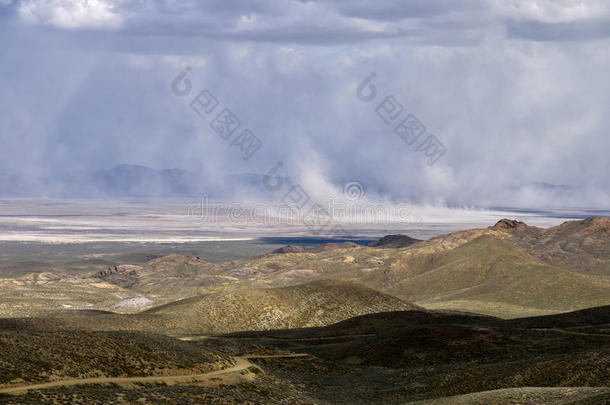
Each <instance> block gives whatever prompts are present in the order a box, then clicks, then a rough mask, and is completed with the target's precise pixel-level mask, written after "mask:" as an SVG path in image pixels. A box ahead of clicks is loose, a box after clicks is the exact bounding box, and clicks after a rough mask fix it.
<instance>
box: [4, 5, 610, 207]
mask: <svg viewBox="0 0 610 405" xmlns="http://www.w3.org/2000/svg"><path fill="white" fill-rule="evenodd" d="M608 27H610V4H608V3H607V2H605V1H588V2H581V1H571V0H561V1H551V0H548V1H543V0H539V1H531V0H530V1H516V0H515V1H501V0H489V1H483V0H454V1H449V0H421V1H404V0H387V1H384V2H378V1H372V0H336V1H330V0H320V1H287V0H281V1H280V0H272V1H258V0H230V1H229V0H212V1H205V2H199V1H194V0H193V1H188V0H187V1H171V0H165V1H163V0H157V1H139V2H132V1H124V0H88V1H85V0H66V1H61V2H58V1H49V0H20V1H19V0H12V1H10V0H2V1H0V74H1V77H2V79H0V80H2V87H3V91H2V92H0V108H1V109H2V111H3V119H2V120H0V143H1V145H2V149H0V158H1V159H0V191H1V193H0V194H2V195H16V194H18V193H19V194H28V195H53V194H56V193H61V191H62V187H63V186H62V182H63V180H64V179H65V178H66V176H67V174H66V173H68V174H70V173H82V172H86V171H96V170H103V169H108V168H111V167H113V166H116V165H118V164H122V163H129V164H139V165H143V166H148V167H152V168H154V169H158V170H161V169H166V168H181V169H184V170H187V171H189V172H193V173H199V176H198V177H197V178H198V179H199V181H200V183H201V184H200V187H199V188H201V189H206V187H209V188H210V189H212V188H213V189H214V190H218V189H224V190H226V192H227V193H229V192H231V191H232V190H235V187H236V186H237V184H239V182H237V180H235V179H236V178H238V177H235V176H234V175H235V174H240V173H257V174H264V173H266V172H268V171H269V170H270V169H271V168H272V167H274V166H275V165H276V164H277V163H278V162H282V163H283V165H282V170H283V171H284V173H283V175H285V176H287V177H290V178H291V179H293V181H294V182H298V183H299V184H302V185H303V186H304V187H306V188H307V190H308V191H310V193H311V194H312V195H316V196H317V197H323V196H324V195H326V194H328V193H330V192H331V191H332V190H334V191H335V192H336V191H337V190H341V188H342V186H343V185H344V184H346V183H348V182H350V181H358V182H360V183H362V184H364V185H365V187H366V189H367V193H369V195H374V194H377V195H379V196H384V197H387V198H389V199H392V200H394V201H413V202H425V203H436V204H450V205H463V206H469V205H476V206H521V207H531V208H546V207H551V206H554V207H558V206H562V207H566V206H570V207H590V208H591V207H596V208H607V207H608V205H609V203H610V196H609V195H610V180H609V179H610V176H608V174H609V173H610V167H609V163H608V159H607V154H608V150H609V149H610V148H609V147H610V140H609V139H610V138H609V137H608V129H609V128H610V118H609V117H608V114H607V111H608V106H609V104H610V100H609V97H610V96H609V94H610V92H608V86H609V85H608V84H607V79H606V77H607V71H608V67H609V66H610V51H609V50H610V47H609V46H608V45H609V39H608V37H609V36H610V30H609V29H608ZM187 66H190V67H191V71H190V73H189V76H188V78H189V80H190V81H191V83H192V87H193V89H192V92H191V93H190V94H189V95H188V96H185V97H178V96H176V95H175V94H174V93H173V92H172V91H171V86H170V85H171V82H172V81H173V80H174V78H175V77H176V76H177V75H178V74H180V73H181V72H182V71H183V70H184V69H185V68H186V67H187ZM371 72H375V78H374V80H373V82H372V84H373V85H374V86H375V88H376V90H377V92H378V95H377V98H376V99H375V100H374V101H372V102H370V103H366V102H363V101H362V100H361V99H359V98H358V97H357V95H356V91H357V88H358V86H359V85H360V84H361V82H362V81H363V80H364V79H365V78H366V77H367V76H369V75H370V74H371ZM204 89H208V90H209V91H210V92H211V94H213V95H214V96H215V97H216V98H217V100H218V101H219V105H220V106H221V107H219V108H229V109H230V110H231V111H232V112H233V113H234V114H235V115H236V116H237V117H238V118H239V120H240V121H241V123H242V126H241V127H240V130H241V129H245V128H248V129H249V130H251V131H252V133H254V134H255V135H256V136H257V137H258V138H259V139H260V140H261V142H262V144H263V146H262V147H261V148H260V150H259V151H257V153H256V154H254V155H253V156H252V157H251V158H250V159H249V160H247V161H245V160H243V159H242V155H241V154H240V151H239V149H238V148H236V147H235V145H233V146H232V145H231V140H229V141H225V140H223V139H222V138H221V137H219V136H218V135H217V134H216V133H215V132H214V131H213V129H211V128H210V121H211V120H212V119H213V118H214V117H210V118H209V119H208V120H207V121H205V120H203V119H201V118H200V117H199V116H198V115H197V114H196V113H195V112H194V111H193V110H192V108H191V107H190V105H189V103H190V102H191V101H192V99H193V98H194V97H195V96H197V94H198V92H199V91H201V90H204ZM387 96H393V97H394V100H396V101H398V102H399V103H400V104H401V105H402V107H403V109H404V112H403V115H401V117H403V116H406V115H408V114H413V115H414V116H416V117H417V119H418V120H419V121H420V122H421V123H422V124H423V125H424V126H425V127H426V134H433V135H434V136H435V137H436V138H437V139H438V140H440V141H441V142H442V144H443V145H444V147H445V148H446V153H445V154H444V155H443V156H442V157H441V158H440V159H439V160H438V162H436V163H435V164H434V165H429V164H428V163H429V159H428V157H426V156H425V154H424V153H422V151H417V150H416V149H417V148H416V145H415V146H412V145H408V144H407V143H406V142H405V141H404V140H403V139H401V138H400V137H399V136H398V135H397V134H396V133H395V132H394V129H395V127H396V124H397V122H398V121H397V122H392V124H388V123H386V122H384V120H383V119H382V118H380V116H379V115H378V111H377V107H378V105H379V104H380V103H381V102H382V101H383V100H384V99H385V98H386V97H387ZM379 111H381V110H379ZM216 112H217V111H215V113H216ZM401 119H402V118H401ZM68 177H69V176H68ZM71 190H72V189H71ZM240 197H243V198H245V196H243V195H241V196H240ZM269 198H277V196H275V195H270V196H269Z"/></svg>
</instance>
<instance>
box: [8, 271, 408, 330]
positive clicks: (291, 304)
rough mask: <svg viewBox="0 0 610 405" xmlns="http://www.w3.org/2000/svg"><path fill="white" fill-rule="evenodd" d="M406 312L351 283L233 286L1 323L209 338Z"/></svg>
mask: <svg viewBox="0 0 610 405" xmlns="http://www.w3.org/2000/svg"><path fill="white" fill-rule="evenodd" d="M409 309H419V307H417V306H415V305H412V304H408V303H406V302H404V301H401V300H400V299H398V298H395V297H392V296H390V295H387V294H383V293H380V292H378V291H375V290H373V289H370V288H368V287H365V286H363V285H359V284H356V283H352V282H346V281H333V280H324V281H315V282H311V283H307V284H303V285H298V286H291V287H279V288H259V289H253V288H245V287H235V288H231V289H227V290H226V291H222V292H215V293H210V294H204V295H200V296H196V297H191V298H187V299H183V300H179V301H176V302H172V303H169V304H165V305H162V306H159V307H155V308H151V309H149V310H146V311H143V312H139V313H136V314H132V315H127V314H116V313H112V312H103V311H99V312H77V311H76V312H75V311H73V312H56V313H55V314H54V315H53V316H51V317H48V318H45V319H30V320H27V319H21V320H19V319H17V320H14V321H13V322H12V323H10V322H8V321H4V324H5V325H14V327H16V325H20V326H19V327H22V328H28V329H32V328H33V329H36V328H39V327H43V328H45V329H53V330H57V329H76V330H79V329H82V330H141V331H151V332H158V333H164V334H211V333H226V332H233V331H238V330H265V329H279V328H302V327H308V326H322V325H329V324H332V323H335V322H339V321H341V320H344V319H347V318H351V317H353V316H357V315H363V314H370V313H376V312H384V311H397V310H409Z"/></svg>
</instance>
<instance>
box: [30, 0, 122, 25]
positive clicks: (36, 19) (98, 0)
mask: <svg viewBox="0 0 610 405" xmlns="http://www.w3.org/2000/svg"><path fill="white" fill-rule="evenodd" d="M118 3H119V2H118V0H61V1H57V0H22V1H21V3H20V5H19V15H20V16H21V18H22V19H23V20H25V21H27V22H29V23H33V24H41V25H48V26H53V27H56V28H65V29H76V28H111V29H115V28H119V27H121V26H122V24H123V20H124V17H123V16H122V15H120V14H119V13H118V12H117V10H116V6H117V5H118Z"/></svg>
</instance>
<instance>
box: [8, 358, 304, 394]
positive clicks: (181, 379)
mask: <svg viewBox="0 0 610 405" xmlns="http://www.w3.org/2000/svg"><path fill="white" fill-rule="evenodd" d="M305 356H308V354H306V353H294V354H276V355H257V354H247V355H243V356H236V357H234V359H235V365H234V366H233V367H229V368H224V369H222V370H216V371H210V372H208V373H203V374H186V375H169V376H163V375H161V376H146V377H95V378H80V379H79V378H76V379H72V380H58V381H52V382H48V383H42V384H30V385H21V386H15V387H7V388H0V394H12V395H18V394H24V393H26V392H27V391H29V390H41V389H46V388H54V387H70V386H74V385H84V384H113V383H114V384H117V385H125V384H134V383H154V382H163V383H165V384H167V385H172V384H179V383H201V382H206V381H209V380H210V379H212V378H214V377H218V376H221V375H227V374H232V373H240V372H242V371H244V370H246V369H248V368H250V367H255V368H257V369H259V367H258V366H256V365H255V364H254V363H252V362H251V361H250V359H273V358H293V357H305ZM259 370H260V369H259ZM261 371H262V370H261Z"/></svg>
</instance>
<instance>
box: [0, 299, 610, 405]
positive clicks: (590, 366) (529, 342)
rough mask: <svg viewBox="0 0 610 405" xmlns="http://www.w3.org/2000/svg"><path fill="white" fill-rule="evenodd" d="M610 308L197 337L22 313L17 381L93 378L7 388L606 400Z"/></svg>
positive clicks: (412, 314) (342, 400) (0, 332)
mask: <svg viewBox="0 0 610 405" xmlns="http://www.w3.org/2000/svg"><path fill="white" fill-rule="evenodd" d="M288 291H290V290H288ZM183 304H185V303H182V304H179V305H183ZM162 308H163V307H162ZM162 308H160V309H159V311H161V312H162V311H164V309H162ZM184 309H186V308H184ZM186 310H187V309H186ZM159 311H149V312H159ZM609 311H610V307H602V308H591V309H588V310H583V311H578V312H574V313H567V314H561V315H554V316H544V317H536V318H526V319H516V320H502V319H498V318H493V317H487V316H478V315H468V314H460V313H441V312H422V311H394V312H385V313H376V314H367V315H362V316H358V317H355V318H350V319H346V320H344V321H341V322H339V323H336V324H332V325H327V326H324V327H312V328H301V329H284V330H267V331H246V332H238V333H232V334H227V335H220V336H206V337H197V336H191V337H189V341H179V340H177V339H174V338H171V337H160V336H156V335H146V334H141V333H126V332H104V333H101V332H79V331H59V332H53V331H48V330H46V331H45V330H44V328H42V329H41V328H40V326H41V325H40V324H38V325H35V322H33V321H34V320H32V319H30V320H29V321H30V329H29V330H23V327H22V325H20V322H22V321H23V320H16V319H12V320H0V346H1V347H0V348H1V349H2V353H6V355H7V357H6V359H5V360H4V361H5V363H6V364H4V365H3V364H2V361H3V360H0V366H1V367H2V369H3V370H8V371H9V372H7V373H5V376H4V377H3V378H4V381H11V385H18V386H23V385H27V383H29V382H38V381H49V380H53V379H59V380H65V379H66V377H69V378H78V379H81V380H82V382H83V383H82V384H80V385H77V384H76V383H75V382H74V381H70V382H69V385H66V386H62V385H61V384H62V382H61V381H57V382H55V383H52V386H53V388H51V389H40V388H38V389H35V390H31V391H28V392H27V393H25V394H19V395H15V393H14V392H13V395H10V396H8V395H7V396H2V395H1V394H0V403H3V404H20V405H23V404H71V403H86V404H107V403H113V404H114V403H117V404H129V403H167V404H170V403H172V404H173V403H184V404H201V403H218V404H231V403H252V404H263V403H264V404H286V403H290V404H314V403H315V404H346V405H347V404H349V405H352V404H379V403H384V404H385V403H388V404H394V403H410V402H415V401H430V402H423V403H433V404H445V403H447V404H488V403H498V404H504V403H518V404H532V405H533V404H539V403H543V404H581V405H582V404H589V405H593V404H604V403H608V401H609V400H610V388H608V381H610V374H609V373H610V367H608V361H609V359H610V331H609V330H608V329H607V328H608V324H609V323H610V318H608V314H609ZM187 312H188V310H187ZM170 313H172V314H173V313H174V312H173V310H172V311H170ZM123 316H125V315H123ZM132 317H133V316H132ZM97 319H98V318H93V319H92V320H91V321H93V322H96V321H97ZM11 325H12V326H11ZM198 338H199V339H198ZM20 359H23V360H25V362H24V363H23V364H22V363H21V362H20V361H19V360H20ZM244 359H247V360H248V361H244ZM238 363H240V364H242V365H243V366H242V367H237V366H238V365H239V364H238ZM244 364H245V365H244ZM217 367H222V368H223V369H224V371H219V374H218V373H216V372H213V373H214V374H213V375H214V378H211V379H209V380H207V382H202V381H201V380H199V379H196V378H195V375H194V373H197V372H201V371H205V370H208V369H214V368H217ZM223 372H226V375H225V374H223ZM170 373H172V374H173V373H180V375H179V376H178V377H180V378H172V377H171V376H170V377H163V378H164V379H162V380H158V379H155V380H154V381H157V383H138V384H134V383H133V382H131V381H127V380H126V379H123V378H120V379H116V378H113V379H110V380H107V379H106V380H101V382H100V380H99V379H93V380H92V379H90V378H88V377H89V376H91V375H94V376H97V375H119V376H123V375H125V376H127V375H129V376H132V375H133V376H135V377H136V378H138V381H140V380H141V381H151V380H150V379H145V378H139V377H141V376H146V375H151V374H153V375H154V374H157V375H162V376H167V374H170ZM182 373H185V374H186V377H187V378H183V377H185V375H184V374H182ZM231 373H233V374H231ZM230 375H233V377H231V378H229V377H227V376H230ZM87 381H93V382H94V383H93V384H91V383H87V384H86V385H85V382H87ZM104 381H111V382H104ZM76 382H78V381H76ZM166 382H167V384H166ZM44 388H47V387H44ZM13 391H14V390H13ZM1 392H2V387H0V393H1ZM22 392H23V391H22ZM511 401H512V402H511Z"/></svg>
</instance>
